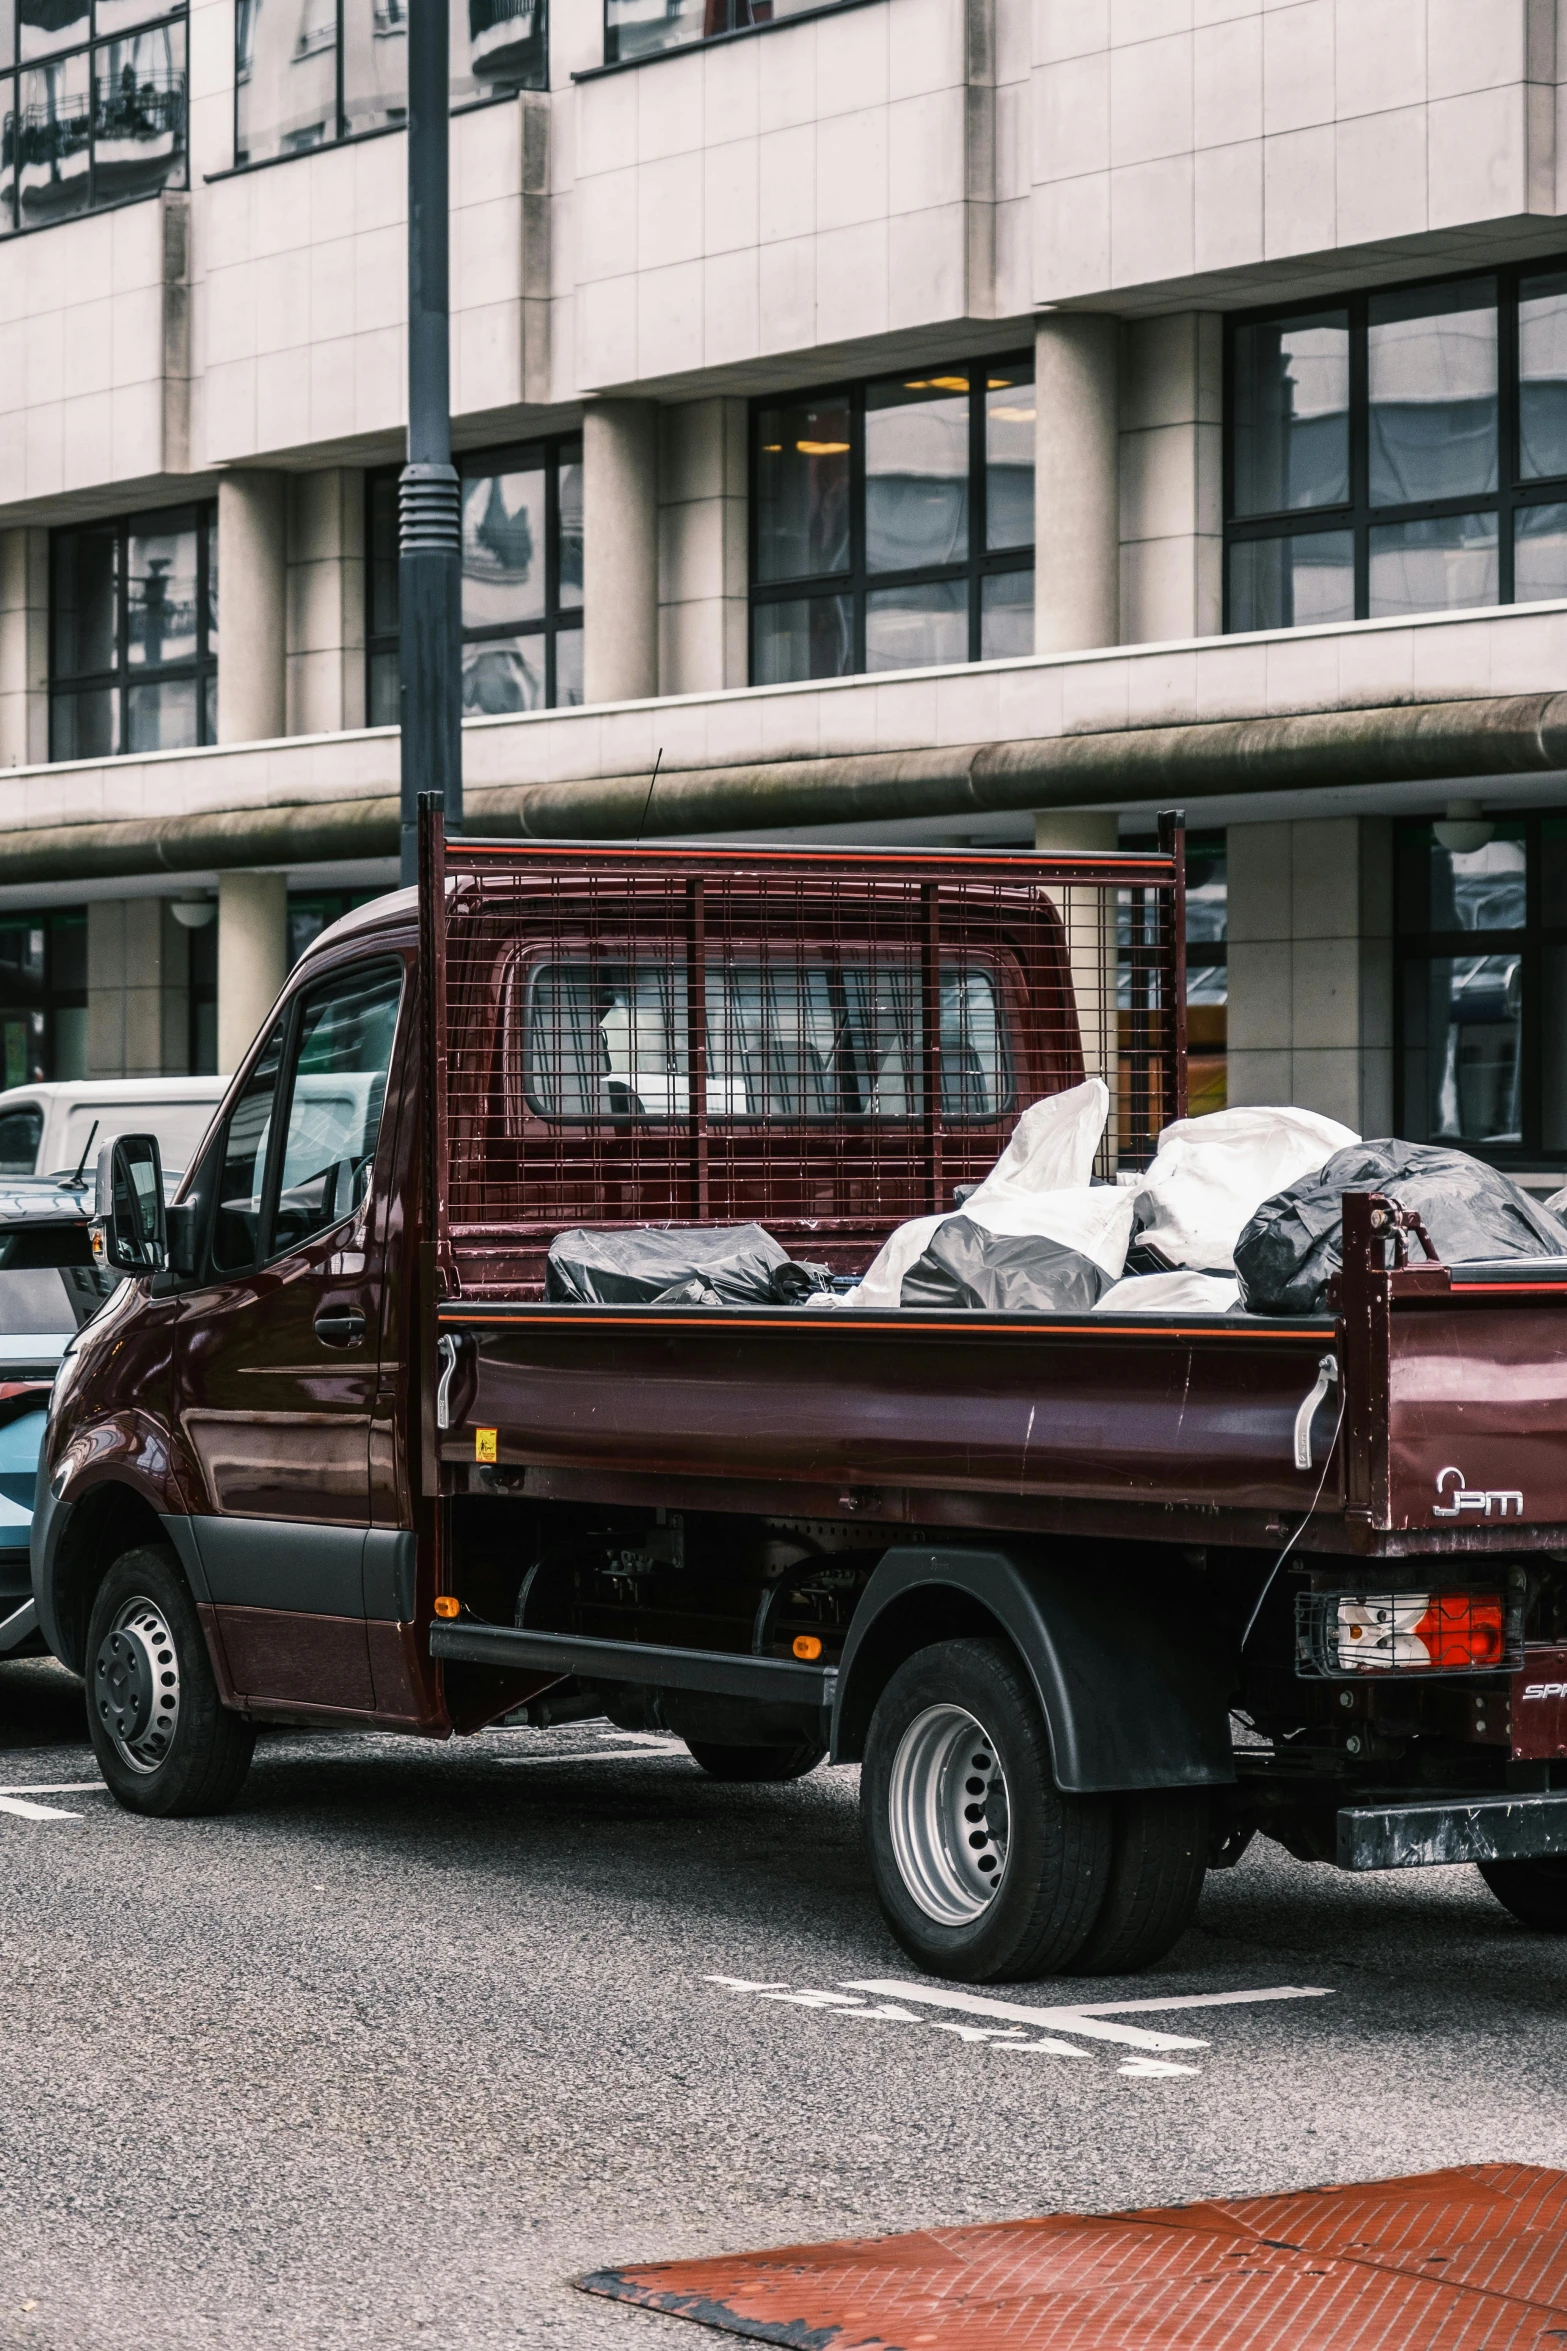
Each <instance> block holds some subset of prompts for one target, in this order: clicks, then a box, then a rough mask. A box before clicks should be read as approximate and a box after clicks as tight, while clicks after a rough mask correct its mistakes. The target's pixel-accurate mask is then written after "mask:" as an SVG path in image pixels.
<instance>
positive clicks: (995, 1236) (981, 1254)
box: [898, 1216, 1110, 1314]
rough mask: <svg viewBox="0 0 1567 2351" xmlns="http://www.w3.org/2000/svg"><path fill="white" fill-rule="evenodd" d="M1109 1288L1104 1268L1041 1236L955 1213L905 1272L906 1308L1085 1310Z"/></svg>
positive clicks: (900, 1297)
mask: <svg viewBox="0 0 1567 2351" xmlns="http://www.w3.org/2000/svg"><path fill="white" fill-rule="evenodd" d="M1109 1287H1110V1276H1109V1275H1108V1274H1107V1273H1106V1272H1105V1270H1104V1268H1103V1266H1101V1265H1096V1264H1095V1263H1094V1261H1093V1259H1092V1258H1091V1257H1085V1256H1084V1255H1083V1253H1082V1251H1081V1250H1080V1249H1068V1248H1066V1247H1065V1246H1064V1245H1063V1244H1062V1243H1061V1242H1060V1241H1047V1240H1045V1239H1044V1238H1043V1237H1042V1236H1040V1235H1037V1234H1025V1235H1023V1236H1021V1237H1019V1236H1017V1235H1015V1234H1005V1235H1003V1234H1000V1233H990V1232H987V1231H986V1230H985V1228H984V1226H983V1225H980V1224H975V1223H974V1221H973V1220H972V1218H970V1217H967V1216H949V1217H948V1218H947V1221H946V1223H945V1224H943V1225H939V1226H938V1227H937V1229H936V1231H935V1232H934V1233H933V1234H932V1235H931V1238H930V1246H929V1247H928V1248H927V1249H926V1251H925V1254H924V1256H923V1257H916V1258H915V1260H914V1263H913V1264H912V1265H911V1266H910V1267H909V1270H908V1272H907V1273H906V1274H905V1275H904V1277H903V1287H902V1289H901V1291H900V1292H899V1295H898V1303H899V1305H900V1306H970V1307H973V1306H981V1307H984V1306H990V1307H1004V1308H1006V1309H1008V1310H1009V1311H1012V1312H1017V1311H1031V1312H1034V1313H1043V1314H1086V1313H1087V1311H1088V1309H1089V1308H1090V1307H1091V1306H1094V1305H1096V1304H1097V1303H1098V1301H1099V1299H1100V1298H1102V1297H1103V1295H1104V1293H1105V1291H1106V1290H1107V1289H1108V1288H1109Z"/></svg>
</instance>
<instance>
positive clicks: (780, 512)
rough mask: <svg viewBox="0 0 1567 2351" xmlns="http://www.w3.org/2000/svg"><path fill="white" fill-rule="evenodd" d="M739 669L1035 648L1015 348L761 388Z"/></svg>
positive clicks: (1028, 477)
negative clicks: (834, 380)
mask: <svg viewBox="0 0 1567 2351" xmlns="http://www.w3.org/2000/svg"><path fill="white" fill-rule="evenodd" d="M751 445H752V460H751V581H752V587H751V678H752V682H753V684H755V685H759V686H772V685H784V684H787V683H791V682H792V681H794V680H796V679H799V678H832V677H851V676H854V675H857V674H858V673H859V672H861V671H864V670H886V669H919V668H924V667H927V666H930V665H934V664H937V663H946V662H962V661H996V660H1005V659H1007V658H1009V657H1011V656H1013V655H1016V654H1021V653H1032V652H1033V650H1034V367H1033V361H1032V359H1031V358H1027V357H1025V358H1012V359H1000V360H995V359H992V360H985V361H983V362H977V363H976V364H975V365H974V366H973V367H972V368H970V367H967V366H958V367H954V368H951V369H946V370H943V371H942V372H941V373H939V374H936V373H929V374H910V375H903V376H889V377H886V378H884V379H882V380H881V381H879V382H876V383H871V384H855V385H848V386H844V387H842V388H840V389H838V390H836V391H828V392H808V393H803V394H800V395H791V396H790V397H789V398H788V399H787V400H782V401H780V400H759V401H756V402H754V403H753V405H752V416H751Z"/></svg>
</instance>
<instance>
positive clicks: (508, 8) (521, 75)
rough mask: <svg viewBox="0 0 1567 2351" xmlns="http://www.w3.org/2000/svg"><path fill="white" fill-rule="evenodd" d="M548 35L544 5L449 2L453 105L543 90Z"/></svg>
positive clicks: (512, 0)
mask: <svg viewBox="0 0 1567 2351" xmlns="http://www.w3.org/2000/svg"><path fill="white" fill-rule="evenodd" d="M547 32H548V23H547V17H546V12H545V5H544V0H451V32H450V36H449V38H450V43H451V76H452V104H453V105H454V106H460V105H462V104H463V102H464V101H465V100H473V99H478V98H489V97H493V96H496V95H497V94H499V93H502V92H506V91H511V90H519V89H533V90H540V89H543V88H544V87H545V86H546V82H547V78H548V43H547Z"/></svg>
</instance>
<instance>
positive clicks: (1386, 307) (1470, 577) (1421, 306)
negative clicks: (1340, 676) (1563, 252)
mask: <svg viewBox="0 0 1567 2351" xmlns="http://www.w3.org/2000/svg"><path fill="white" fill-rule="evenodd" d="M1228 367H1229V397H1228V400H1227V402H1226V406H1225V414H1226V417H1227V419H1228V428H1227V433H1226V509H1227V516H1228V519H1227V522H1226V526H1225V540H1226V547H1225V565H1226V579H1225V626H1226V628H1229V629H1276V628H1298V627H1304V626H1306V625H1308V624H1309V623H1311V622H1313V621H1345V620H1368V619H1370V620H1378V619H1382V618H1396V617H1397V616H1399V615H1400V614H1404V613H1413V612H1443V611H1449V610H1453V609H1459V608H1462V607H1464V606H1468V605H1477V604H1514V603H1517V604H1528V603H1534V602H1537V601H1539V600H1540V599H1541V598H1543V597H1550V596H1564V595H1567V268H1556V269H1547V270H1541V269H1539V268H1529V269H1510V270H1502V271H1492V272H1488V273H1487V274H1486V275H1484V276H1481V277H1465V278H1448V279H1444V280H1443V281H1442V282H1441V283H1440V284H1428V285H1419V286H1413V287H1404V288H1399V289H1394V290H1392V291H1389V292H1383V293H1375V294H1357V295H1352V296H1350V297H1347V298H1346V299H1345V300H1344V301H1342V302H1327V303H1319V304H1313V305H1309V306H1306V305H1302V306H1298V307H1296V308H1294V309H1291V310H1288V311H1282V310H1280V311H1269V312H1266V313H1264V312H1249V313H1247V314H1246V315H1245V316H1244V317H1239V318H1232V319H1231V320H1230V322H1229V336H1228Z"/></svg>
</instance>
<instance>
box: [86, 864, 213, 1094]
mask: <svg viewBox="0 0 1567 2351" xmlns="http://www.w3.org/2000/svg"><path fill="white" fill-rule="evenodd" d="M189 1054H190V940H189V934H188V933H187V932H185V931H183V930H181V928H180V926H179V924H178V923H177V922H176V921H175V920H174V917H173V915H172V913H171V912H170V907H169V901H168V899H167V898H99V899H92V900H89V902H88V907H87V1067H86V1071H85V1073H84V1074H85V1075H86V1076H88V1077H93V1078H156V1077H169V1076H180V1075H183V1074H184V1072H185V1071H186V1070H187V1068H188V1067H189Z"/></svg>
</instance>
